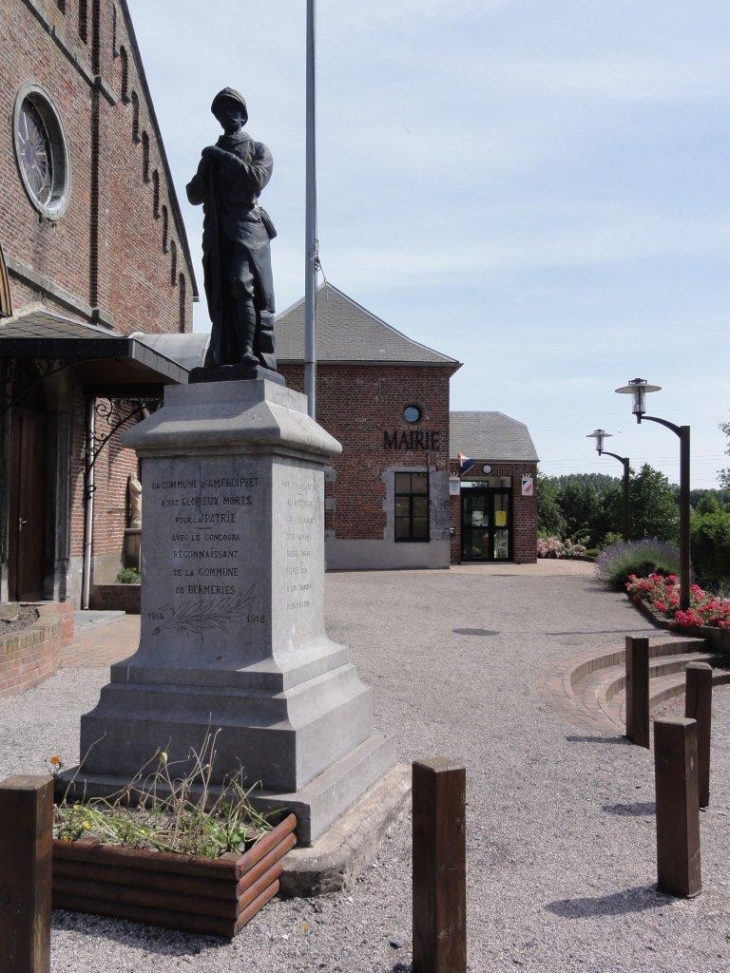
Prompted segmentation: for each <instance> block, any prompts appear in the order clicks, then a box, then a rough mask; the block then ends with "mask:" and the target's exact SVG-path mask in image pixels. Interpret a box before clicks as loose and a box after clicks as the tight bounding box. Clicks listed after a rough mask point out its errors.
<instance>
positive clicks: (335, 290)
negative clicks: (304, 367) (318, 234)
mask: <svg viewBox="0 0 730 973" xmlns="http://www.w3.org/2000/svg"><path fill="white" fill-rule="evenodd" d="M322 292H324V295H325V300H326V299H327V294H330V293H331V294H334V295H336V296H337V297H339V298H342V300H343V301H345V302H346V303H347V304H349V305H350V307H351V308H354V309H355V310H356V311H358V312H359V313H360V314H362V315H364V317H365V318H367V319H368V320H369V321H370V322H372V324H374V325H378V326H380V327H381V328H383V329H385V330H386V331H388V332H389V333H390V334H391V335H393V336H395V337H397V338H398V339H400V340H401V341H402V342H404V343H405V344H406V345H408V346H410V347H412V348H418V349H419V350H421V351H424V352H427V353H428V354H429V355H434V356H437V357H438V358H439V359H440V362H439V364H442V365H457V366H460V365H461V362H459V360H458V359H456V358H452V357H451V356H450V355H445V354H444V353H443V352H441V351H438V350H437V349H436V348H432V347H430V345H425V344H423V343H422V342H420V341H415V340H414V339H413V338H410V337H409V336H408V335H407V334H404V333H403V332H402V331H399V330H398V329H397V328H394V327H393V325H392V324H388V322H387V321H384V320H383V318H381V317H379V316H378V315H377V314H374V313H373V312H372V311H369V310H368V309H367V308H366V307H364V306H363V305H362V304H360V303H358V301H356V300H354V299H353V298H352V297H350V296H349V294H345V292H344V291H342V290H340V288H339V287H337V286H335V284H332V283H331V282H330V281H325V282H324V283H323V284H320V285H319V287H318V288H317V295H318V300H319V299H320V294H321V293H322ZM304 300H305V298H304V297H302V298H300V299H299V300H298V301H295V302H294V304H292V305H290V306H289V307H288V308H287V309H286V310H285V311H282V312H281V314H279V315H277V318H276V321H281V320H282V319H283V318H285V317H287V316H288V315H291V314H293V313H294V312H295V311H298V310H299V309H300V308H301V306H302V304H303V303H304ZM373 361H379V359H373Z"/></svg>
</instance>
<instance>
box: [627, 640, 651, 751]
mask: <svg viewBox="0 0 730 973" xmlns="http://www.w3.org/2000/svg"><path fill="white" fill-rule="evenodd" d="M626 736H627V738H628V739H629V740H631V742H632V743H635V744H636V745H637V746H638V747H646V748H647V749H648V748H649V639H645V638H641V639H639V638H634V637H633V636H631V635H627V636H626Z"/></svg>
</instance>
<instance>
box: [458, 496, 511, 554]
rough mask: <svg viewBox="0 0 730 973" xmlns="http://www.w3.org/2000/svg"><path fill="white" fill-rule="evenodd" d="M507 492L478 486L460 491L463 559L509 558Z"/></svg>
mask: <svg viewBox="0 0 730 973" xmlns="http://www.w3.org/2000/svg"><path fill="white" fill-rule="evenodd" d="M510 493H511V491H510V490H502V489H492V488H477V487H473V488H471V489H465V490H462V493H461V559H462V561H509V560H510V559H511V557H512V550H511V543H510V531H511V526H512V525H511V520H512V517H511V509H510V508H511V504H510Z"/></svg>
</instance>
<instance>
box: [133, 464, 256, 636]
mask: <svg viewBox="0 0 730 973" xmlns="http://www.w3.org/2000/svg"><path fill="white" fill-rule="evenodd" d="M260 486H261V484H260V480H259V477H258V476H247V475H225V476H210V475H201V476H197V477H195V476H188V477H180V478H178V479H175V478H169V479H165V478H163V477H158V478H155V479H153V480H152V482H151V488H152V490H151V498H152V504H153V505H154V506H157V508H158V509H159V510H160V514H159V517H160V518H162V524H164V525H166V526H165V527H164V528H163V536H162V538H161V539H162V540H163V541H167V540H169V544H170V547H169V550H170V561H169V562H168V564H169V568H168V570H169V572H170V574H169V577H170V578H171V582H172V587H171V595H172V598H171V599H170V601H169V603H168V604H165V605H163V606H162V607H160V608H155V609H154V610H151V611H148V612H147V613H146V614H147V619H148V620H149V621H151V622H154V623H156V627H155V628H154V630H153V634H155V635H157V634H159V633H160V632H162V631H177V632H180V633H187V634H196V635H203V634H204V633H205V632H206V631H210V630H212V629H225V628H227V627H228V626H229V625H231V624H238V625H240V624H242V623H243V624H248V625H259V624H265V623H266V621H267V617H268V616H267V615H264V614H261V613H260V612H257V611H256V605H255V604H254V601H255V592H256V583H255V582H254V583H249V582H250V577H246V575H247V573H248V572H246V570H245V563H242V561H241V558H242V550H241V546H240V545H241V542H242V538H243V537H244V536H245V533H244V532H245V530H246V528H247V527H248V524H247V521H248V518H249V517H250V516H251V515H252V513H253V510H254V509H255V506H256V503H257V501H258V496H259V491H260Z"/></svg>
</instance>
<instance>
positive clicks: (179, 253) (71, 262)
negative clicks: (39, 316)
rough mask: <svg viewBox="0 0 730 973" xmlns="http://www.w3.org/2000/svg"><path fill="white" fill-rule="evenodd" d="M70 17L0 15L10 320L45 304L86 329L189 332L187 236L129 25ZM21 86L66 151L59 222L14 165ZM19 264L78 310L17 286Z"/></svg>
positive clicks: (107, 3)
mask: <svg viewBox="0 0 730 973" xmlns="http://www.w3.org/2000/svg"><path fill="white" fill-rule="evenodd" d="M63 7H64V10H65V12H64V11H62V10H61V9H60V7H59V4H58V3H57V2H56V0H7V2H6V3H4V4H3V6H2V12H0V26H1V27H2V35H3V43H2V45H0V115H1V116H2V118H4V119H5V127H4V131H5V146H4V149H3V151H1V152H0V207H1V210H0V211H1V212H2V218H1V222H0V243H2V245H3V248H4V250H5V255H6V257H7V258H8V262H9V263H10V266H11V288H12V295H13V304H14V310H15V311H16V313H17V311H19V310H22V308H23V307H24V306H27V305H28V304H31V303H33V302H34V301H39V300H41V301H43V303H44V304H46V305H47V306H48V307H51V308H55V309H58V310H59V312H60V313H63V314H65V315H67V316H71V317H76V318H79V319H82V320H84V319H86V320H89V319H90V315H88V314H86V313H84V308H98V309H99V312H100V320H101V321H102V322H103V323H108V324H111V325H113V326H114V327H115V328H116V329H117V330H119V331H121V332H122V333H125V334H129V333H131V332H132V331H166V332H176V331H181V330H185V331H191V330H192V297H193V286H192V275H191V272H190V267H189V266H188V264H187V259H186V247H185V242H184V235H183V234H184V230H183V229H182V227H181V226H180V225H179V224H178V223H177V218H176V211H175V206H174V204H173V202H172V200H171V193H172V192H173V190H172V187H170V186H169V185H168V182H167V174H166V171H165V165H164V160H163V157H162V154H161V151H160V146H159V144H158V141H157V138H156V134H155V125H154V121H153V116H152V108H151V106H150V105H149V104H148V103H147V99H146V95H145V89H144V82H143V79H142V75H141V73H140V69H139V66H138V64H137V63H136V60H135V56H134V47H135V45H134V41H133V38H132V37H130V35H129V31H128V27H127V22H126V18H125V17H124V15H123V11H122V9H120V6H119V5H118V4H115V3H113V2H111V0H97V2H93V3H92V2H90V0H89V2H88V3H87V4H86V5H83V4H79V2H78V0H67V2H66V3H65V4H63ZM83 9H86V10H87V14H86V28H85V30H83V31H82V30H81V27H82V19H80V13H81V12H82V11H83ZM34 10H35V11H36V12H34ZM51 31H52V32H53V33H54V35H55V36H56V38H57V40H54V38H53V37H52V36H51ZM84 37H85V38H86V39H84ZM95 54H96V56H95ZM74 62H75V63H74ZM95 79H98V81H96V82H95ZM26 82H33V83H36V84H38V85H40V86H41V88H43V90H44V91H45V92H46V93H47V95H48V96H49V98H50V99H51V100H52V101H53V103H54V105H55V107H56V110H57V112H58V114H59V116H60V118H61V122H62V126H63V130H64V133H65V136H66V142H67V145H68V151H69V160H70V169H71V188H70V200H69V204H68V207H67V209H66V212H65V214H64V215H63V216H62V217H61V219H60V220H58V221H54V222H51V221H49V220H47V219H45V218H42V217H41V216H40V214H39V213H38V211H37V210H36V209H35V207H34V206H33V205H32V204H31V202H30V200H29V199H28V197H27V195H26V193H25V190H24V188H23V185H22V182H21V179H20V175H19V172H18V167H17V163H16V159H15V152H14V148H13V144H12V119H13V110H14V106H15V100H16V96H17V93H18V91H19V89H20V87H21V86H22V85H23V84H25V83H26ZM135 106H136V107H135ZM95 117H96V118H97V119H98V133H99V136H98V140H96V141H95V139H94V130H95ZM97 190H98V191H97ZM16 263H17V264H21V265H22V266H23V267H24V268H29V269H30V270H31V271H32V272H33V273H34V274H35V275H36V276H37V277H40V278H43V279H45V280H48V281H50V282H52V284H53V285H54V288H57V289H61V290H62V291H64V292H66V293H67V294H69V295H71V297H72V298H73V299H74V301H75V302H76V304H77V306H76V307H75V308H72V307H69V306H68V305H64V304H63V303H59V302H58V300H57V298H56V297H55V296H54V289H51V290H50V292H44V291H43V289H42V287H36V286H34V285H33V284H30V283H28V281H27V280H22V279H20V278H19V277H18V275H17V274H16V273H15V272H14V271H13V267H14V265H15V264H16ZM181 275H182V277H183V278H184V282H183V283H182V285H181V281H180V277H181ZM181 286H182V289H183V291H184V295H185V296H184V299H183V301H182V308H181V300H180V289H181Z"/></svg>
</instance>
